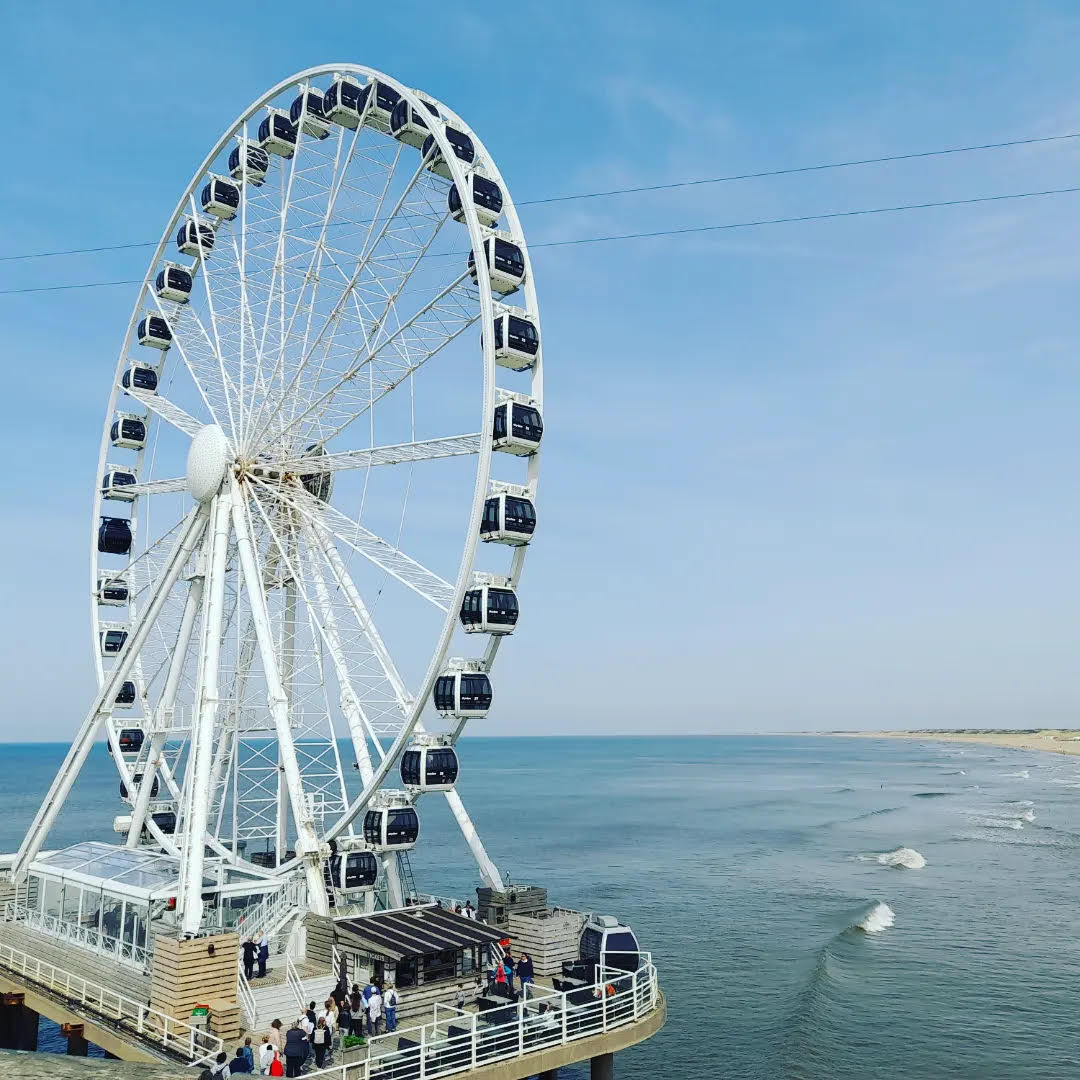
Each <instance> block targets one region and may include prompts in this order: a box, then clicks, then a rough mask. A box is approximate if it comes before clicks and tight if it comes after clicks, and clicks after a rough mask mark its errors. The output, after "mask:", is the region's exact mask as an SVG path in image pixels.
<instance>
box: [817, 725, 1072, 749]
mask: <svg viewBox="0 0 1080 1080" xmlns="http://www.w3.org/2000/svg"><path fill="white" fill-rule="evenodd" d="M822 734H825V735H830V736H835V737H839V738H852V739H917V740H919V741H920V742H955V743H975V744H977V745H979V746H1001V747H1006V748H1008V749H1010V750H1042V751H1045V752H1046V753H1049V754H1072V755H1074V756H1078V755H1080V730H1072V729H1066V728H1042V729H1041V730H1023V731H1020V730H1016V729H1008V730H1001V731H991V730H973V729H971V728H957V729H953V730H948V729H939V728H928V729H926V730H922V731H827V732H822Z"/></svg>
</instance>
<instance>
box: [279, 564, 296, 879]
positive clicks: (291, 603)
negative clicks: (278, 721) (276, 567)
mask: <svg viewBox="0 0 1080 1080" xmlns="http://www.w3.org/2000/svg"><path fill="white" fill-rule="evenodd" d="M284 572H285V573H288V571H287V570H286V571H284ZM284 589H285V618H284V620H283V624H282V632H281V686H282V689H283V690H284V692H285V704H286V708H287V709H288V722H289V730H290V731H291V730H292V703H293V698H294V690H295V686H294V683H295V675H296V582H295V581H294V580H293V579H292V578H291V577H290V578H289V579H288V580H287V581H286V582H285V584H284ZM283 753H284V751H283V749H282V746H281V742H280V741H279V742H278V792H277V812H278V818H277V863H278V865H279V866H280V865H281V864H282V863H283V862H284V861H285V852H286V851H288V850H289V786H288V782H287V780H286V776H285V768H284V766H285V760H284V758H283V756H282V755H283Z"/></svg>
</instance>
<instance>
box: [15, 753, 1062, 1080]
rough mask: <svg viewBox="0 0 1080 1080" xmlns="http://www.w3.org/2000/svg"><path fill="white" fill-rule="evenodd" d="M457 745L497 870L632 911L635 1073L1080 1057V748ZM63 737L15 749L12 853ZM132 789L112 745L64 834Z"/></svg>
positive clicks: (93, 767) (840, 1069)
mask: <svg viewBox="0 0 1080 1080" xmlns="http://www.w3.org/2000/svg"><path fill="white" fill-rule="evenodd" d="M460 749H461V756H462V777H461V782H460V788H461V791H462V794H463V797H464V799H465V802H466V805H467V806H469V808H470V811H471V813H472V814H473V817H474V819H475V821H476V824H477V827H478V828H479V830H480V833H481V836H482V837H483V838H484V840H485V842H486V843H487V845H488V848H489V850H490V852H491V854H492V856H493V857H494V858H495V860H496V861H497V863H498V864H499V866H500V867H501V868H502V870H503V871H504V873H506V874H508V875H509V876H510V877H512V878H513V879H514V880H515V881H519V882H530V883H537V884H542V885H545V886H547V887H548V889H549V890H550V896H551V899H552V900H553V901H556V902H558V903H562V904H565V905H568V906H573V907H582V908H589V909H593V910H597V911H599V912H602V913H608V914H614V915H618V916H620V917H622V918H624V919H626V920H628V921H630V922H631V923H632V925H633V926H634V928H635V930H636V931H637V933H638V935H639V937H640V939H641V941H642V943H643V947H644V948H646V949H649V950H651V951H652V952H653V953H654V955H655V957H656V960H657V963H658V966H659V969H660V978H661V983H662V985H663V988H664V990H665V992H666V994H667V999H668V1009H669V1019H668V1024H667V1026H666V1028H665V1029H664V1030H663V1031H662V1032H661V1033H660V1034H659V1035H657V1036H656V1037H655V1038H654V1039H652V1040H651V1041H650V1042H648V1043H646V1044H644V1045H643V1046H640V1047H637V1048H634V1049H632V1050H628V1051H625V1052H623V1053H621V1054H620V1055H619V1056H618V1058H617V1059H616V1075H617V1076H618V1077H620V1078H622V1080H645V1078H647V1077H648V1078H654V1077H656V1078H662V1080H683V1078H686V1080H699V1078H700V1080H712V1078H725V1077H731V1078H735V1077H746V1078H763V1080H764V1078H767V1080H776V1078H792V1080H799V1078H852V1080H855V1078H857V1080H874V1078H883V1080H884V1078H889V1080H892V1078H895V1077H904V1078H921V1077H926V1078H937V1077H963V1078H968V1077H970V1078H979V1080H995V1078H1002V1080H1006V1078H1008V1080H1022V1078H1035V1077H1039V1078H1047V1077H1062V1076H1069V1075H1077V1074H1078V1070H1080V1031H1078V1025H1077V1022H1076V1007H1077V1001H1078V1000H1080V934H1078V932H1077V931H1078V927H1080V919H1078V916H1077V911H1078V903H1077V900H1078V887H1077V880H1078V870H1080V759H1070V758H1067V757H1058V756H1055V755H1040V754H1033V753H1027V752H1023V751H1010V750H999V749H995V748H981V747H969V746H958V745H949V744H944V743H917V742H909V741H902V740H895V741H894V740H862V739H844V738H802V737H793V738H787V737H777V738H753V737H747V738H734V737H733V738H727V737H724V738H672V739H653V738H643V739H627V738H575V739H563V738H550V739H465V740H463V742H462V744H461V747H460ZM62 751H63V748H62V747H57V746H48V745H37V746H5V747H4V749H3V768H2V769H0V794H2V795H3V796H4V797H3V800H2V802H0V805H3V807H4V808H5V810H4V815H3V817H2V818H0V849H3V850H12V849H13V848H14V847H15V846H16V845H17V843H18V841H19V839H20V836H21V833H22V830H23V829H24V828H25V826H26V823H27V821H28V820H29V816H30V814H31V812H32V811H33V809H34V808H35V807H36V806H37V805H38V804H39V802H40V799H41V797H42V795H43V793H44V791H45V787H46V785H47V783H48V781H49V779H50V777H51V775H52V773H53V771H54V769H55V767H56V765H57V763H58V762H59V760H60V757H61V756H62ZM119 810H120V803H119V801H118V799H117V790H116V779H115V774H114V773H112V772H111V771H110V766H109V762H108V757H107V755H106V754H105V752H104V750H100V751H98V750H95V752H94V754H93V755H92V757H91V761H90V764H89V766H88V768H87V770H86V773H85V775H84V776H83V777H82V778H81V779H80V781H79V783H78V785H77V787H76V789H75V792H74V797H73V800H72V803H71V805H70V808H69V811H68V812H67V813H65V815H64V816H63V818H62V819H61V821H60V823H59V825H58V827H57V829H56V830H55V833H54V835H53V837H52V840H51V843H52V844H64V843H70V842H73V841H75V840H79V839H83V838H90V837H101V838H107V837H108V836H109V828H110V822H111V818H112V815H113V814H114V813H117V812H119ZM420 813H421V843H420V845H419V847H418V848H417V850H416V851H415V852H414V853H413V860H412V862H413V868H414V871H415V875H416V878H417V884H418V886H419V887H420V888H422V889H430V890H432V891H436V892H443V893H451V894H454V895H465V894H466V892H467V891H469V890H471V889H472V888H474V887H475V885H476V884H477V879H476V876H475V873H474V871H473V870H472V864H471V863H470V861H469V858H470V857H469V854H468V851H467V849H466V848H465V846H464V842H463V841H462V840H461V837H460V834H459V833H458V832H457V828H456V826H455V824H454V822H453V820H452V819H451V818H450V816H449V814H448V812H447V810H446V807H445V804H444V803H443V801H442V800H441V798H440V797H439V796H428V797H425V798H424V799H423V800H422V802H421V804H420ZM900 849H907V850H900ZM924 861H925V864H924V865H920V864H922V863H923V862H924ZM587 1073H588V1069H587V1066H586V1068H585V1069H581V1068H577V1069H567V1070H564V1073H563V1075H564V1077H566V1078H567V1080H570V1078H573V1080H580V1078H582V1077H584V1076H586V1075H587Z"/></svg>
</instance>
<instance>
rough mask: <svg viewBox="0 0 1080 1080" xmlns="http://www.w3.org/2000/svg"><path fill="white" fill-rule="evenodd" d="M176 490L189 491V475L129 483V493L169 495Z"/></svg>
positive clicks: (126, 491)
mask: <svg viewBox="0 0 1080 1080" xmlns="http://www.w3.org/2000/svg"><path fill="white" fill-rule="evenodd" d="M174 491H187V477H184V476H174V477H172V478H171V479H168V480H148V481H147V482H146V483H145V484H143V483H139V484H128V485H127V487H125V488H124V493H125V494H127V495H135V496H138V495H167V494H168V493H170V492H174Z"/></svg>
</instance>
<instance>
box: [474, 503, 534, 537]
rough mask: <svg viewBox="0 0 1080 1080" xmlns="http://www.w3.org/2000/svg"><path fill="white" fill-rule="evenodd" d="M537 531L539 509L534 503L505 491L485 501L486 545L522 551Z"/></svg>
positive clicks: (482, 523) (482, 524) (482, 521)
mask: <svg viewBox="0 0 1080 1080" xmlns="http://www.w3.org/2000/svg"><path fill="white" fill-rule="evenodd" d="M535 530H536V507H535V506H533V503H532V500H531V499H529V498H526V497H525V496H524V495H514V494H511V493H510V492H506V491H503V492H500V493H499V494H498V495H490V496H489V497H488V498H487V499H486V500H485V502H484V516H483V517H482V518H481V519H480V539H481V540H483V541H484V543H486V544H490V543H496V544H510V545H512V546H514V547H521V546H522V545H524V544H527V543H529V541H530V540H532V538H533V532H535Z"/></svg>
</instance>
